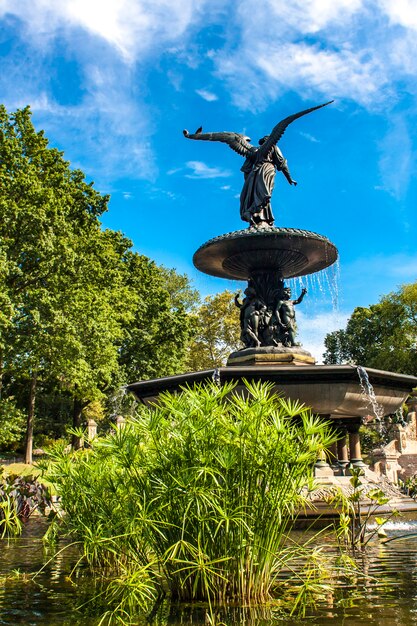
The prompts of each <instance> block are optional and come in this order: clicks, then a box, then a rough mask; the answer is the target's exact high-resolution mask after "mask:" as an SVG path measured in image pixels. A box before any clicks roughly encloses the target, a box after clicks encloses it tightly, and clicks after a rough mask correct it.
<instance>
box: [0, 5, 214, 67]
mask: <svg viewBox="0 0 417 626" xmlns="http://www.w3.org/2000/svg"><path fill="white" fill-rule="evenodd" d="M204 5H205V0H176V2H171V0H152V1H151V0H105V1H103V0H59V1H56V2H51V0H19V2H15V0H3V2H2V4H1V5H0V16H3V15H5V14H10V15H15V16H17V17H19V19H21V20H22V21H24V22H26V23H27V28H28V32H29V33H30V36H31V37H33V38H36V39H37V40H38V41H39V40H42V39H45V38H47V39H49V38H50V37H53V36H54V34H55V33H56V32H57V31H58V30H62V29H74V28H80V29H83V30H84V31H86V32H87V33H90V35H92V36H94V37H99V38H100V39H102V40H103V41H105V42H107V43H108V44H109V45H110V46H112V47H113V48H114V49H115V50H116V51H117V52H118V54H120V55H121V56H122V57H123V59H124V60H125V61H128V62H132V61H134V60H135V59H136V58H137V57H138V55H140V54H143V53H144V52H146V51H148V50H149V49H155V48H161V47H163V46H164V44H165V43H166V42H169V43H171V42H173V41H176V40H178V39H179V38H180V37H181V36H183V35H184V33H185V32H186V31H187V29H188V27H189V26H190V24H191V23H192V22H194V21H195V20H197V19H198V18H199V16H200V11H201V9H202V8H203V6H204Z"/></svg>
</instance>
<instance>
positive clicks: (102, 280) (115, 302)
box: [0, 107, 195, 462]
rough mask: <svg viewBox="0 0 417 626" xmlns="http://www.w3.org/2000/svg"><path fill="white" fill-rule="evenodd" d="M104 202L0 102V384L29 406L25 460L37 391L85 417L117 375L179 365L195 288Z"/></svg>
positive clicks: (24, 115) (26, 121)
mask: <svg viewBox="0 0 417 626" xmlns="http://www.w3.org/2000/svg"><path fill="white" fill-rule="evenodd" d="M107 203H108V197H107V196H103V195H101V194H100V193H99V192H97V191H96V190H95V189H94V188H93V184H92V183H87V182H86V181H85V178H84V175H83V173H82V172H81V171H79V170H72V169H71V168H70V166H69V163H68V162H67V161H65V160H64V158H63V154H62V153H61V152H60V151H58V150H56V149H55V148H51V147H49V146H48V141H47V139H46V138H45V137H44V134H43V132H36V130H35V128H34V127H33V124H32V122H31V115H30V110H29V108H25V109H23V110H19V111H17V112H15V113H12V114H11V115H8V113H7V111H6V109H5V108H4V107H0V305H1V306H0V392H1V393H2V396H3V397H6V398H7V397H9V396H11V395H13V396H14V397H15V402H16V404H15V406H16V407H17V408H18V409H20V410H22V409H24V410H25V413H26V416H27V428H26V434H27V436H26V460H27V461H28V462H29V461H30V459H31V449H32V434H33V429H34V417H35V413H36V411H37V408H36V407H37V402H38V401H39V397H40V396H43V398H48V397H49V398H52V397H55V398H56V397H57V396H61V397H64V398H66V399H69V401H70V404H72V413H73V415H72V422H73V424H74V425H75V426H78V425H79V423H80V420H81V416H82V410H83V409H84V408H85V407H86V406H88V405H89V404H90V403H92V402H101V403H102V404H103V403H105V401H106V397H107V396H108V395H109V394H111V393H113V392H114V390H115V389H116V388H117V387H118V386H120V385H122V384H125V383H126V382H131V381H132V380H135V379H137V378H142V377H147V376H158V375H162V374H165V373H172V372H173V371H176V370H179V369H181V365H182V360H183V358H184V351H185V347H184V344H185V343H186V342H187V339H188V332H189V330H188V327H189V325H188V317H187V314H186V308H188V307H189V306H191V304H192V302H193V298H194V297H195V294H194V292H193V290H192V289H191V287H190V286H189V283H188V281H187V279H186V277H184V276H178V275H177V274H176V273H175V271H173V270H167V269H165V268H158V267H157V266H156V265H155V264H153V263H151V262H150V261H149V260H148V259H147V258H146V257H143V256H141V255H139V254H136V253H133V252H132V251H131V242H130V241H129V240H128V239H126V237H124V236H123V235H122V234H121V233H118V232H114V231H111V230H103V229H102V225H101V222H100V219H99V218H100V216H101V215H102V213H103V212H104V211H106V210H107ZM42 405H43V407H45V401H44V402H43V403H42ZM60 406H61V408H62V407H63V406H64V403H62V402H61V403H60ZM60 434H61V433H60Z"/></svg>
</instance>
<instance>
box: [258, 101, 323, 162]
mask: <svg viewBox="0 0 417 626" xmlns="http://www.w3.org/2000/svg"><path fill="white" fill-rule="evenodd" d="M332 102H334V100H330V102H325V103H324V104H319V105H318V106H316V107H311V109H305V111H300V112H299V113H293V115H289V116H288V117H286V118H285V119H283V120H281V122H278V124H277V125H276V126H274V128H273V129H272V131H271V134H270V135H269V137H268V139H267V140H266V141H265V142H264V143H263V144H262V146H261V147H260V148H259V149H258V152H257V155H256V156H257V158H258V159H262V157H263V156H265V155H266V154H268V152H269V151H270V149H271V148H272V146H274V145H275V144H276V143H278V141H279V140H280V139H281V137H282V135H283V134H284V133H285V130H286V128H287V126H289V125H290V124H291V122H293V121H294V120H297V119H298V118H299V117H303V115H307V114H308V113H312V112H313V111H317V109H321V108H323V107H327V105H328V104H331V103H332Z"/></svg>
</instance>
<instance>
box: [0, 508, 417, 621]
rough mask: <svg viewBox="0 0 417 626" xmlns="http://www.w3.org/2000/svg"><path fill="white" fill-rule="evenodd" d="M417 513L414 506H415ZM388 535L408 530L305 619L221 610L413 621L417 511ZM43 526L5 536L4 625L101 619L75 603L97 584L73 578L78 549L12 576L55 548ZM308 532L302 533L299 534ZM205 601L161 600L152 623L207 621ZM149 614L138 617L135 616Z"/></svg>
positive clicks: (227, 617)
mask: <svg viewBox="0 0 417 626" xmlns="http://www.w3.org/2000/svg"><path fill="white" fill-rule="evenodd" d="M414 517H415V514H414ZM385 528H386V532H387V535H388V537H389V538H392V537H399V536H402V535H405V536H406V537H405V538H403V539H399V540H396V541H392V542H389V543H387V544H381V543H379V542H377V541H376V542H374V543H373V544H372V545H371V546H370V548H369V549H368V551H367V553H366V555H365V556H364V558H363V569H364V571H365V573H366V575H367V576H366V577H365V578H364V579H361V580H360V582H359V583H358V584H348V582H347V583H346V585H345V587H344V588H343V589H342V590H341V592H339V593H337V594H336V595H334V596H333V595H332V594H329V595H328V597H326V600H325V601H324V602H322V603H321V605H320V606H318V607H316V608H315V609H314V610H312V611H310V612H309V614H308V615H307V616H306V617H305V618H304V619H290V618H288V617H284V616H283V615H282V613H280V611H279V610H278V609H274V608H273V607H258V608H255V609H252V610H249V609H240V610H238V609H234V608H229V609H227V610H226V611H224V612H223V613H222V615H221V617H222V618H223V620H224V621H225V622H226V623H227V624H228V626H231V625H233V626H234V625H237V624H248V625H251V624H253V625H254V626H255V625H256V626H272V625H273V624H288V625H289V626H296V625H300V624H306V623H307V624H315V625H322V626H326V625H327V624H332V626H356V625H357V624H366V625H367V626H377V625H378V626H379V625H380V624H382V623H384V624H385V625H387V626H391V625H393V626H394V625H395V626H415V624H417V537H416V536H413V534H414V533H415V534H417V519H412V517H411V516H409V517H408V518H402V519H401V520H400V521H395V522H389V523H388V524H387V526H386V527H385ZM44 531H45V526H44V524H43V523H42V522H40V521H39V520H34V521H31V522H30V523H29V524H28V525H27V526H26V528H25V530H24V533H23V535H22V537H20V538H18V539H12V540H9V541H5V540H3V541H0V576H1V578H0V625H3V624H4V625H6V624H7V625H10V624H25V625H27V626H46V625H49V626H81V625H83V626H96V625H97V624H98V621H99V620H98V619H97V617H94V616H92V615H94V611H95V607H94V606H90V607H89V608H88V607H87V608H86V607H85V608H84V609H83V610H82V611H78V610H77V609H76V607H77V606H79V605H80V604H82V603H83V602H85V601H86V600H88V598H89V591H90V588H91V585H90V584H89V580H88V578H85V577H83V576H82V570H78V572H77V573H75V574H74V575H73V580H77V578H78V579H85V583H84V586H83V585H81V588H79V587H76V586H74V584H73V583H72V582H71V580H70V579H69V574H70V573H71V571H72V568H73V566H74V564H75V562H76V560H77V554H76V550H75V549H69V550H65V551H64V552H63V553H62V554H61V555H60V556H58V557H57V558H55V559H54V560H53V561H51V562H50V563H48V564H47V565H46V566H45V568H44V570H43V571H42V572H41V573H40V574H39V575H38V576H37V577H36V579H35V581H34V582H31V581H30V579H29V578H28V577H25V576H21V575H20V576H14V575H13V571H14V570H18V571H19V572H20V573H32V572H35V571H37V570H39V569H40V568H41V567H42V566H43V565H44V564H45V563H47V561H48V558H49V557H50V556H51V555H50V554H49V555H48V553H45V550H44V546H43V544H42V539H41V537H42V534H43V532H44ZM296 536H297V539H298V540H300V539H302V537H303V535H302V533H297V534H296ZM204 615H205V609H204V607H200V608H192V607H181V608H179V607H176V606H170V605H169V604H168V603H167V602H165V603H162V604H161V606H160V607H159V609H158V611H157V612H156V615H154V616H153V619H152V623H153V624H155V625H156V626H162V625H165V624H166V625H168V624H169V625H172V626H179V624H182V625H184V626H185V625H187V626H188V625H191V624H192V625H193V626H203V625H204ZM144 623H146V621H144V620H139V621H138V622H137V624H144Z"/></svg>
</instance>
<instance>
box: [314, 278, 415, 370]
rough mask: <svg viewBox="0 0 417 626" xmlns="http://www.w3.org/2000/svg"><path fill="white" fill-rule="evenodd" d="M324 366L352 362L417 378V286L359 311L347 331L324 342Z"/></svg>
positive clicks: (336, 332) (395, 293)
mask: <svg viewBox="0 0 417 626" xmlns="http://www.w3.org/2000/svg"><path fill="white" fill-rule="evenodd" d="M325 346H326V352H325V355H324V362H325V363H327V364H331V363H343V362H351V363H357V364H360V365H364V366H368V367H375V368H377V369H386V370H391V371H394V372H401V373H403V374H412V375H417V350H416V347H417V283H413V284H409V285H404V286H402V287H401V288H400V289H399V290H398V291H396V292H394V293H390V294H388V295H387V296H384V297H383V298H382V299H381V300H380V302H378V303H377V304H373V305H371V306H369V307H367V308H363V307H357V308H356V309H355V310H354V311H353V313H352V315H351V317H350V319H349V321H348V323H347V325H346V329H342V330H337V331H335V332H332V333H329V334H328V335H327V336H326V338H325Z"/></svg>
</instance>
